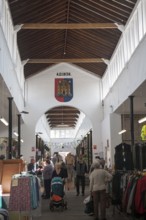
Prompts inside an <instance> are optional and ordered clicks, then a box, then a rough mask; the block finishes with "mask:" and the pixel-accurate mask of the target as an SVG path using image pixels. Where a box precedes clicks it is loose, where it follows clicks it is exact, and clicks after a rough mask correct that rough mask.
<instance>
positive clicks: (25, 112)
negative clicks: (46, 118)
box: [20, 111, 29, 114]
mask: <svg viewBox="0 0 146 220" xmlns="http://www.w3.org/2000/svg"><path fill="white" fill-rule="evenodd" d="M20 113H22V114H29V112H27V111H22V112H20Z"/></svg>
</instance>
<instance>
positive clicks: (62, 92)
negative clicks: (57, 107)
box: [55, 78, 73, 102]
mask: <svg viewBox="0 0 146 220" xmlns="http://www.w3.org/2000/svg"><path fill="white" fill-rule="evenodd" d="M55 98H56V99H57V100H58V101H59V102H69V101H70V100H71V99H72V98H73V79H72V78H58V79H55Z"/></svg>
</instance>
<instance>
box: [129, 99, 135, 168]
mask: <svg viewBox="0 0 146 220" xmlns="http://www.w3.org/2000/svg"><path fill="white" fill-rule="evenodd" d="M129 99H130V132H131V148H132V158H133V167H134V168H135V163H136V158H135V146H134V113H133V112H134V111H133V99H134V96H132V95H131V96H129Z"/></svg>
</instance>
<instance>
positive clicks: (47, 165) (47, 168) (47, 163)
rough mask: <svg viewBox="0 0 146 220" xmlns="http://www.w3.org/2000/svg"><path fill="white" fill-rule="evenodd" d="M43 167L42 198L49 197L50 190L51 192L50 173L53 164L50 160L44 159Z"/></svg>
mask: <svg viewBox="0 0 146 220" xmlns="http://www.w3.org/2000/svg"><path fill="white" fill-rule="evenodd" d="M44 165H45V166H44V169H43V179H44V190H45V196H44V197H43V198H44V199H49V198H50V192H51V180H52V173H53V166H52V165H51V163H50V160H48V159H47V160H46V161H45V164H44Z"/></svg>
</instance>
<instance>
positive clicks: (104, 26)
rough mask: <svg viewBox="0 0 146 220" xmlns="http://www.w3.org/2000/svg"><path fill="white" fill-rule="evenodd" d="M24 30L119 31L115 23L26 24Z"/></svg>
mask: <svg viewBox="0 0 146 220" xmlns="http://www.w3.org/2000/svg"><path fill="white" fill-rule="evenodd" d="M22 29H51V30H52V29H117V25H116V24H114V23H58V24H56V23H49V24H48V23H25V24H23V26H22Z"/></svg>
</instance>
